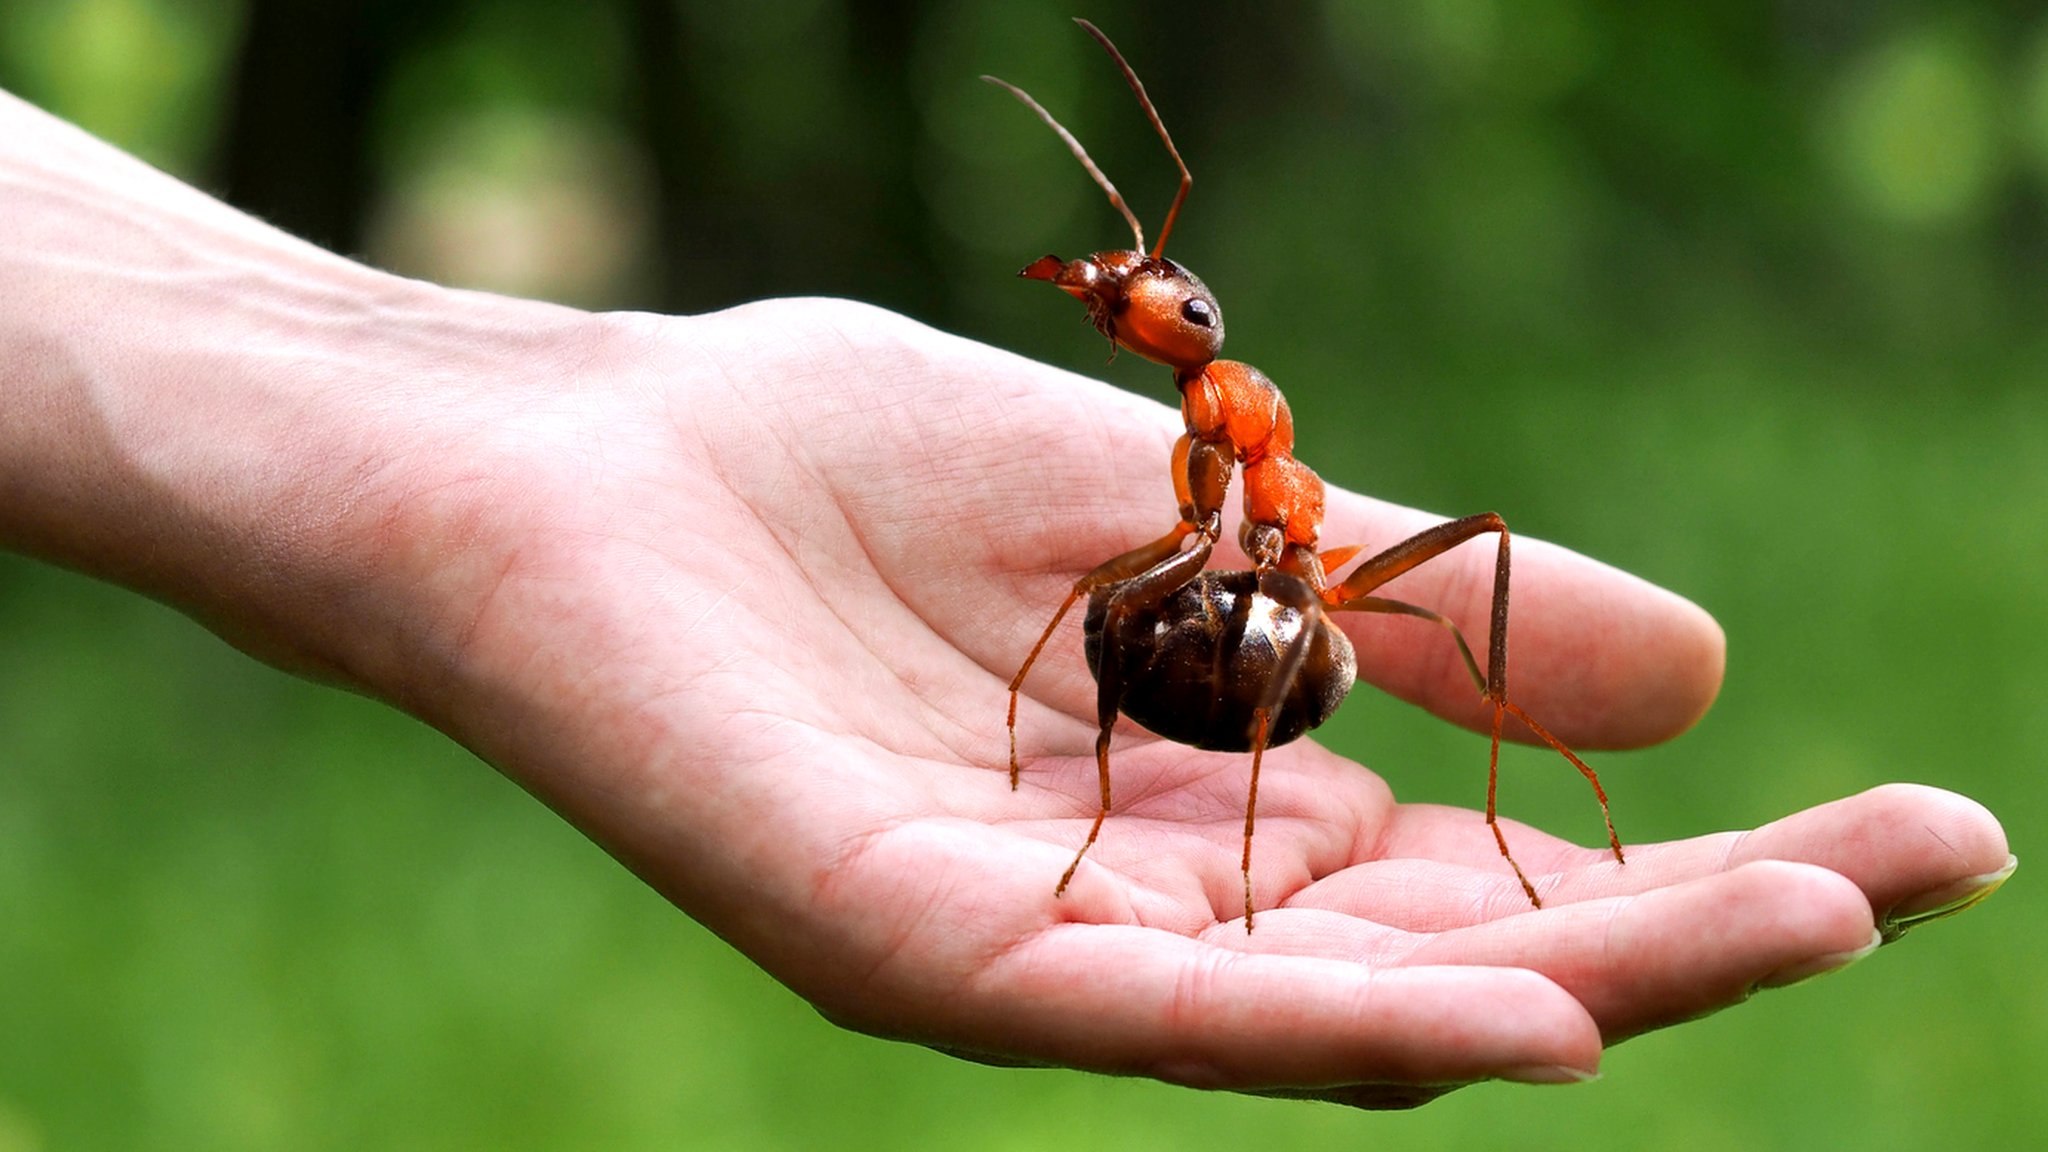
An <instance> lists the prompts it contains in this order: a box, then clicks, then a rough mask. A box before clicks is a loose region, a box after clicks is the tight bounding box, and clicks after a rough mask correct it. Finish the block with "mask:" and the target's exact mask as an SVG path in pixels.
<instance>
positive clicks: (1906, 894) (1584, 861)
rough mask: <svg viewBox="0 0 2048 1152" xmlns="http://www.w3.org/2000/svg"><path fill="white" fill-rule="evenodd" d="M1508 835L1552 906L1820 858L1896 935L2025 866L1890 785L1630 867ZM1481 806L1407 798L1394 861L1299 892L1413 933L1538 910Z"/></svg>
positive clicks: (1941, 799)
mask: <svg viewBox="0 0 2048 1152" xmlns="http://www.w3.org/2000/svg"><path fill="white" fill-rule="evenodd" d="M1502 823H1503V827H1504V828H1506V830H1507V835H1508V837H1509V840H1508V842H1509V844H1510V845H1511V846H1512V847H1513V848H1514V850H1515V855H1516V858H1517V859H1519V860H1522V861H1523V863H1524V867H1525V868H1528V869H1529V871H1530V874H1531V879H1532V881H1533V882H1534V883H1535V885H1536V888H1537V892H1538V894H1539V895H1541V896H1542V897H1543V900H1544V903H1545V904H1546V905H1562V904H1570V903H1576V902H1580V901H1587V900H1598V899H1604V898H1608V897H1614V896H1626V895H1632V894H1635V893H1640V892H1647V891H1650V890H1652V889H1655V888H1663V887H1668V886H1670V885H1674V884H1683V883H1685V882H1687V881H1689V880H1695V879H1698V878H1700V877H1703V876H1710V875H1713V874H1716V873H1720V872H1726V871H1729V870H1730V869H1733V868H1737V867H1740V866H1742V865H1744V864H1747V863H1751V862H1753V861H1758V860H1788V861H1796V862H1802V863H1808V864H1815V865H1819V866H1820V867H1823V868H1826V869H1828V870H1829V871H1832V872H1836V873H1839V874H1841V875H1842V876H1845V877H1847V878H1848V879H1849V880H1851V881H1852V882H1854V883H1855V884H1856V885H1857V886H1858V887H1859V888H1861V889H1862V890H1863V893H1864V896H1865V898H1866V900H1868V902H1869V903H1870V905H1871V907H1873V908H1875V909H1877V910H1878V912H1879V923H1880V927H1882V928H1883V929H1884V930H1885V933H1886V936H1887V938H1888V939H1891V938H1896V937H1897V936H1898V935H1899V934H1901V933H1903V932H1904V931H1905V930H1906V929H1908V928H1910V927H1912V926H1913V925H1914V924H1918V923H1924V922H1926V921H1927V920H1930V919H1936V918H1939V917H1941V916H1944V915H1952V914H1954V913H1955V912H1959V911H1962V910H1963V909H1964V908H1967V907H1970V906H1971V905H1973V904H1974V903H1975V902H1976V901H1978V900H1981V899H1983V898H1984V897H1986V896H1988V895H1989V894H1990V893H1991V892H1992V891H1994V890H1996V888H1997V887H1998V885H1999V884H2000V883H2002V882H2003V881H2004V879H2005V877H2006V876H2008V875H2010V874H2011V870H2012V868H2013V867H2014V866H2015V864H2016V862H2015V861H2014V859H2013V857H2012V855H2011V854H2010V851H2009V849H2008V846H2007V842H2006V838H2005V832H2004V829H2003V828H2001V827H2000V826H1999V824H1998V821H1997V819H1996V818H1995V817H1993V816H1992V815H1991V813H1990V812H1988V811H1986V810H1985V809H1984V807H1983V806H1982V805H1980V804H1978V803H1976V802H1975V801H1973V800H1970V799H1969V798H1967V797H1964V796H1958V795H1956V794H1955V793H1953V792H1946V791H1943V790H1941V789H1939V788H1929V787H1926V786H1924V785H1916V784H1887V785H1883V786H1881V787H1878V788H1873V789H1871V790H1869V791H1867V792H1863V793H1861V794H1859V795H1856V796H1850V797H1847V798H1845V799H1842V800H1836V801H1833V802H1832V803H1828V804H1823V805H1820V806H1818V807H1815V808H1810V809H1807V810H1806V811H1804V812H1798V813H1794V814H1793V815H1791V816H1787V817H1785V818H1784V819H1782V820H1777V821H1774V822H1772V823H1770V824H1766V825H1764V826H1762V827H1760V828H1757V829H1755V830H1754V831H1749V832H1717V833H1713V834H1710V835H1706V836H1696V837H1692V838H1690V839H1686V840H1675V841H1671V842H1668V843H1663V844H1634V845H1630V846H1629V848H1628V863H1627V864H1626V865H1618V864H1616V863H1615V862H1614V858H1613V857H1612V856H1610V855H1608V854H1607V852H1606V851H1605V850H1604V849H1597V848H1585V847H1581V846H1578V845H1574V844H1570V843H1567V842H1565V841H1562V840H1558V839H1557V838H1555V837H1552V836H1548V835H1545V834H1544V833H1542V832H1539V831H1536V830H1534V829H1529V828H1525V827H1522V826H1520V825H1516V824H1513V823H1510V822H1507V821H1503V822H1502ZM1484 828H1485V824H1484V821H1483V820H1482V819H1481V817H1480V816H1479V815H1478V813H1475V812H1470V811H1466V810H1464V809H1458V808H1446V807H1439V806H1435V805H1420V804H1415V805H1403V806H1402V807H1400V808H1399V809H1397V810H1396V815H1395V817H1394V821H1393V823H1392V824H1391V825H1390V826H1389V829H1388V833H1387V836H1386V837H1385V838H1384V839H1383V840H1382V841H1381V846H1380V850H1381V852H1382V853H1383V855H1384V857H1385V858H1384V859H1381V860H1376V861H1372V862H1370V863H1366V864H1362V865H1358V866H1355V867H1351V868H1346V869H1344V870H1342V871H1340V872H1335V873H1332V874H1330V875H1328V876H1325V877H1323V878H1322V879H1320V880H1317V881H1316V882H1315V883H1313V884H1310V885H1308V886H1306V887H1304V888H1302V889H1301V890H1299V891H1298V892H1296V893H1294V894H1293V895H1292V896H1290V897H1288V899H1287V904H1288V906H1289V907H1294V908H1324V909H1331V910H1338V911H1344V912H1348V913H1351V914H1354V915H1358V916H1363V917H1366V918H1368V919H1371V920H1373V921H1375V922H1377V923H1380V924H1385V925H1388V926H1391V927H1397V928H1401V929H1405V930H1408V931H1414V932H1436V931H1444V930H1447V929H1450V928H1456V927H1462V926H1465V925H1468V924H1476V923H1481V922H1483V921H1486V920H1490V919H1495V918H1498V917H1500V916H1506V915H1514V914H1516V913H1519V912H1523V911H1526V910H1528V901H1527V899H1526V898H1525V897H1524V896H1523V895H1522V892H1521V887H1520V885H1519V884H1517V883H1516V882H1515V880H1514V878H1513V876H1512V874H1510V873H1508V872H1507V871H1506V866H1505V865H1504V864H1502V863H1501V862H1500V856H1499V852H1498V851H1496V850H1495V849H1494V848H1493V845H1492V840H1491V837H1489V836H1487V835H1485V833H1484Z"/></svg>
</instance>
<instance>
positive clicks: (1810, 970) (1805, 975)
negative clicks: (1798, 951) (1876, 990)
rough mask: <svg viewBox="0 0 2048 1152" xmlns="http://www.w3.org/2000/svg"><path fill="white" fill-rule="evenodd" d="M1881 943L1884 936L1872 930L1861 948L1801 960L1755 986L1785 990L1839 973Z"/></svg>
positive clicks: (1874, 949) (1873, 950)
mask: <svg viewBox="0 0 2048 1152" xmlns="http://www.w3.org/2000/svg"><path fill="white" fill-rule="evenodd" d="M1883 943H1884V934H1883V933H1881V932H1879V931H1877V930H1876V929H1875V928H1873V929H1871V931H1870V943H1868V944H1865V945H1864V946H1863V947H1861V948H1851V949H1850V950H1849V951H1847V952H1827V953H1823V954H1821V955H1819V956H1814V957H1811V958H1809V959H1806V960H1801V961H1799V962H1798V963H1796V964H1787V965H1786V966H1785V967H1783V968H1780V969H1778V970H1777V971H1776V972H1773V973H1771V974H1770V975H1769V976H1766V977H1764V978H1763V979H1761V980H1759V981H1757V982H1756V986H1757V987H1759V988H1786V987H1790V986H1791V985H1794V984H1797V983H1799V982H1800V981H1801V980H1811V979H1813V978H1814V977H1815V976H1824V975H1826V974H1827V973H1829V972H1839V971H1841V970H1842V969H1844V968H1847V967H1848V966H1849V965H1851V964H1854V963H1855V962H1857V961H1858V960H1861V959H1863V958H1864V957H1865V956H1868V955H1870V954H1871V953H1872V952H1875V951H1877V947H1878V945H1880V944H1883Z"/></svg>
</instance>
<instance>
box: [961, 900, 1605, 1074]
mask: <svg viewBox="0 0 2048 1152" xmlns="http://www.w3.org/2000/svg"><path fill="white" fill-rule="evenodd" d="M1260 931H1261V932H1263V931H1264V925H1263V924H1261V928H1260ZM978 986H979V990H980V992H981V995H979V996H976V997H974V1000H975V1003H974V1004H973V1005H972V1006H971V1013H970V1014H971V1016H972V1017H973V1020H974V1024H975V1029H974V1030H975V1032H976V1033H977V1034H978V1035H979V1036H981V1037H983V1038H984V1039H986V1038H988V1037H991V1036H993V1037H995V1038H997V1039H998V1041H999V1043H998V1045H997V1047H998V1049H999V1050H1003V1051H1009V1052H1014V1053H1024V1054H1028V1055H1030V1056H1032V1057H1034V1058H1038V1059H1045V1060H1050V1061H1054V1062H1057V1063H1061V1064H1067V1065H1071V1066H1075V1067H1082V1068H1093V1069H1097V1070H1101V1071H1107V1072H1117V1073H1127V1074H1140V1075H1147V1076H1153V1077H1156V1078H1158V1079H1161V1080H1166V1081H1170V1082H1173V1083H1177V1084H1186V1085H1190V1086H1195V1087H1204V1088H1229V1089H1239V1090H1275V1089H1299V1088H1308V1089H1324V1088H1337V1087H1341V1086H1345V1085H1360V1084H1408V1085H1414V1084H1438V1085H1440V1084H1446V1083H1461V1082H1468V1081H1473V1080H1480V1079H1487V1078H1494V1077H1508V1078H1515V1079H1525V1080H1538V1079H1548V1080H1551V1081H1557V1080H1562V1079H1570V1078H1574V1075H1573V1074H1574V1073H1578V1074H1584V1075H1590V1074H1592V1073H1593V1071H1594V1070H1595V1068H1596V1067H1597V1066H1598V1061H1599V1055H1600V1043H1599V1035H1598V1031H1597V1029H1596V1028H1595V1027H1594V1025H1593V1021H1592V1020H1591V1018H1590V1017H1588V1016H1587V1014H1586V1012H1585V1010H1584V1009H1583V1008H1581V1007H1580V1006H1579V1004H1578V1003H1577V1002H1576V1001H1574V1000H1573V999H1572V998H1571V997H1570V996H1568V995H1566V994H1565V993H1564V992H1563V990H1561V989H1560V988H1559V987H1558V986H1557V985H1556V984H1554V983H1552V982H1551V981H1549V980H1547V979H1545V978H1543V977H1542V976H1539V975H1537V974H1535V973H1533V972H1528V971H1521V970H1517V969H1514V968H1488V967H1478V966H1466V965H1458V966H1448V967H1435V966H1428V965H1414V966H1409V967H1403V968H1398V969H1374V968H1369V967H1364V966H1361V965H1358V964H1355V963H1350V962H1348V961H1344V960H1338V959H1330V958H1327V957H1317V956H1300V955H1297V956H1286V955H1261V954H1253V953H1247V952H1244V951H1241V950H1238V949H1235V948H1227V947H1219V946H1216V945H1213V944H1209V943H1206V942H1203V941H1200V940H1193V939H1188V938H1186V937H1182V936H1177V935H1173V934H1171V933H1163V932H1159V931H1156V930H1152V929H1145V928H1136V927H1129V926H1115V925H1087V924H1065V925H1060V926H1057V927H1054V928H1051V929H1048V930H1046V931H1044V932H1041V933H1039V934H1037V935H1035V936H1034V937H1032V938H1031V939H1030V940H1029V941H1028V942H1026V943H1025V944H1023V945H1021V946H1019V947H1017V948H1015V949H1012V950H1011V951H1009V952H1007V953H1005V954H1004V955H1003V956H1002V957H1001V958H1000V959H999V960H998V961H996V962H995V963H994V964H993V965H992V966H991V967H990V969H989V970H988V971H987V972H986V975H985V978H984V979H983V980H981V981H979V982H978ZM1567 1070H1570V1071H1567Z"/></svg>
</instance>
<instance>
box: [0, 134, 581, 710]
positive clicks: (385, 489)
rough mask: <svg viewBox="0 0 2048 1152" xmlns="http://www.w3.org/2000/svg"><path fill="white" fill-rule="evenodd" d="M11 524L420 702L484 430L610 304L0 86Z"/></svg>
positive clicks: (531, 391) (479, 498) (1, 491)
mask: <svg viewBox="0 0 2048 1152" xmlns="http://www.w3.org/2000/svg"><path fill="white" fill-rule="evenodd" d="M0 285H4V286H5V290H4V291H0V546H5V547H11V548H15V549H18V550H21V551H24V552H27V553H29V554H32V555H37V556H40V557H43V558H45V559H49V560H52V561H55V562H58V563H61V564H65V565H67V566H70V567H73V568H77V569H79V570H81V571H84V572H86V573H88V574H91V575H94V576H98V577H101V578H104V579H108V580H112V581H114V582H116V583H120V584H124V585H126V586H129V587H131V588H134V589H136V590H138V591H141V592H144V593H146V594H148V595H151V596H155V597H157V598H159V599H163V600H166V601H168V602H171V603H173V604H175V605H177V606H179V607H180V608H183V609H185V610H186V611H188V612H191V613H192V614H193V615H195V616H197V617H199V618H200V619H202V620H204V621H205V622H206V623H208V624H209V626H211V627H213V628H215V629H216V630H217V631H219V632H221V633H222V634H223V635H224V636H226V637H227V638H228V639H230V640H231V641H232V642H234V643H236V644H238V645H239V646H241V647H243V648H245V649H247V650H249V651H251V652H252V653H254V654H256V655H258V656H260V657H263V658H265V659H268V660H271V661H272V662H275V663H278V664H281V665H283V666H286V667H288V668H291V669H293V670H295V671H301V672H307V673H311V674H315V675H320V676H323V677H325V678H329V679H339V680H342V681H344V682H347V683H350V684H351V685H353V686H355V687H358V688H361V689H365V690H368V691H370V692H372V693H374V694H376V695H379V696H384V697H387V698H392V699H395V700H399V701H401V702H411V700H412V699H413V698H414V697H416V696H417V694H418V687H417V684H418V682H419V678H420V677H423V676H427V675H431V671H429V670H426V669H422V668H421V667H420V661H421V659H422V657H423V656H428V655H431V654H432V653H433V645H434V643H435V642H436V639H437V629H442V628H446V627H450V626H452V625H451V622H453V621H456V620H459V618H460V615H461V613H462V611H463V609H462V607H461V599H462V597H463V596H464V595H475V592H474V589H473V588H471V587H469V583H470V582H473V581H474V580H475V579H476V577H475V574H474V573H471V572H468V571H466V570H465V563H468V564H472V565H475V564H482V563H484V561H482V559H481V556H482V554H483V553H484V552H486V551H488V545H487V543H486V539H487V536H488V535H489V532H488V529H489V527H490V526H489V525H487V524H486V521H487V519H488V516H487V515H486V513H487V512H488V511H489V510H490V509H491V508H492V507H493V505H492V504H491V502H490V499H489V495H488V491H487V490H488V489H489V488H490V486H491V485H492V484H493V483H496V482H501V481H500V480H498V479H494V478H493V476H492V475H491V474H490V473H491V469H490V466H489V465H488V464H487V463H482V462H479V461H478V460H477V459H476V458H475V456H474V454H472V453H471V452H470V450H471V449H473V448H475V447H478V446H483V447H486V448H488V446H489V444H490V441H491V438H492V437H491V429H490V423H491V421H492V420H493V419H494V418H496V415H497V414H498V413H505V412H510V413H515V414H516V413H518V412H520V411H521V410H522V405H529V406H530V404H531V403H532V401H533V398H534V396H536V395H539V394H541V393H540V391H539V390H542V389H545V388H546V387H547V386H548V380H547V379H546V374H547V373H548V371H549V367H550V364H551V363H555V362H559V360H560V358H561V357H562V356H563V355H574V354H575V349H576V348H577V347H578V345H579V342H580V341H581V340H583V339H584V337H582V336H581V335H579V334H580V333H582V332H584V331H585V330H586V329H588V328H589V327H590V326H591V324H592V318H591V317H588V316H585V315H583V314H581V313H576V312H573V311H570V310H567V309H560V308H553V307H550V306H547V305H540V304H533V303H529V302H525V301H516V300H506V299H501V298H496V297H489V296H484V295H480V294H473V293H462V292H452V291H448V290H444V289H440V288H435V287H433V286H431V285H426V284H421V283H417V282H412V281H406V280H403V279H400V278H397V277H393V276H389V275H386V274H383V273H380V272H376V271H374V270H372V269H368V268H365V267H362V266H360V265H356V264H353V263H351V262H349V261H346V260H343V259H340V258H338V257H335V256H333V255H331V254H329V253H326V252H322V251H320V250H319V249H317V248H314V247H312V246H310V245H307V244H304V243H302V242H300V241H297V240H294V239H292V238H291V237H288V236H285V235H283V234H282V233H279V232H277V231H275V230H274V229H271V228H268V227H266V226H264V225H262V224H261V223H259V222H257V221H254V220H251V219H249V218H248V217H245V216H242V215H240V214H239V213H236V212H234V211H232V210H230V209H228V208H226V207H225V206H223V205H220V204H219V203H217V202H215V201H212V200H209V199H207V198H206V197H204V196H201V195H200V194H198V193H196V192H194V191H193V190H191V189H190V188H187V187H185V186H183V185H181V184H178V183H177V182H176V181H174V180H171V179H170V178H169V177H166V176H164V175H163V174H161V173H158V172H155V171H154V170H151V169H149V168H147V167H146V166H144V165H142V164H140V163H138V162H136V161H134V160H132V159H130V158H128V157H125V156H122V155H121V154H120V153H118V152H116V151H114V150H113V149H111V148H108V147H106V146H105V145H103V144H100V143H99V142H98V141H94V140H92V139H91V138H90V137H88V136H86V135H85V134H83V133H80V132H78V131H77V130H76V129H73V128H71V127H69V126H68V125H64V124H62V123H61V122H58V121H55V120H53V119H51V118H49V117H47V116H45V115H43V114H41V113H39V112H36V111H34V110H33V109H30V108H28V107H27V106H25V105H22V104H20V103H19V102H17V101H13V100H11V98H8V97H6V96H4V94H0Z"/></svg>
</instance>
